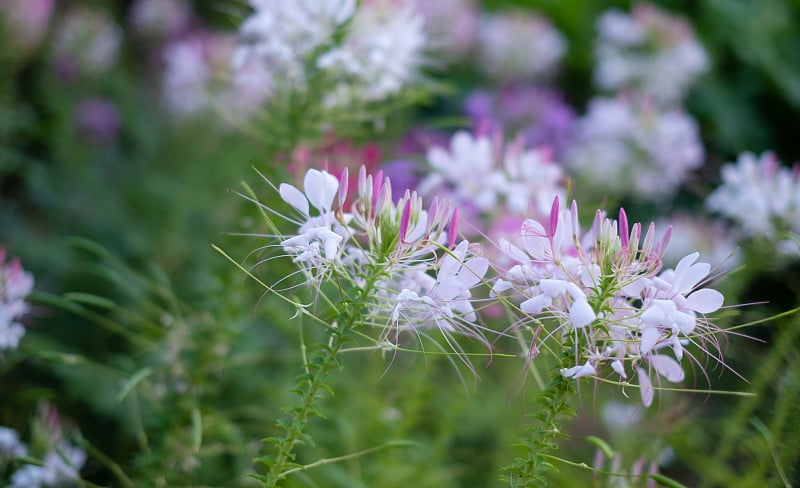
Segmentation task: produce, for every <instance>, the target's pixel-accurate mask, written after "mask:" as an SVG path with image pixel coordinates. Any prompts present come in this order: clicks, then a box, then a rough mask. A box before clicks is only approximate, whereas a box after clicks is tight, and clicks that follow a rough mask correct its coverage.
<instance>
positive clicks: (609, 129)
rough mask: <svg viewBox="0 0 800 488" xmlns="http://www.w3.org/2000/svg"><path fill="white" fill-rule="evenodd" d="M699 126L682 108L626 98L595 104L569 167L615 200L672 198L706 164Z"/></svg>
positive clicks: (580, 126) (578, 135) (568, 157)
mask: <svg viewBox="0 0 800 488" xmlns="http://www.w3.org/2000/svg"><path fill="white" fill-rule="evenodd" d="M703 157H704V149H703V145H702V142H701V141H700V133H699V129H698V127H697V123H696V122H695V121H694V119H692V118H691V117H690V116H689V115H688V114H687V113H686V112H684V111H682V110H680V109H678V108H669V109H665V108H660V107H658V106H656V105H654V104H650V103H647V102H646V101H641V100H637V99H632V98H627V97H622V96H620V97H616V98H595V99H593V100H592V101H591V102H590V104H589V109H588V112H587V114H586V115H584V116H583V117H582V118H581V119H580V120H579V121H578V123H577V131H576V136H575V140H574V144H573V146H572V148H571V149H570V150H568V151H567V155H566V156H565V159H566V164H567V167H568V168H570V169H571V171H572V172H573V173H574V174H576V175H577V176H578V179H579V180H583V181H586V182H589V183H590V184H591V188H587V189H592V188H596V189H597V190H599V191H604V192H607V193H608V194H610V195H612V196H614V197H623V196H631V197H634V198H637V199H640V200H648V201H659V200H664V199H667V198H669V197H671V196H672V195H673V194H674V193H675V192H676V191H677V189H678V188H679V187H680V185H681V184H682V183H683V181H684V180H685V179H686V177H687V175H688V174H689V173H690V172H691V171H692V170H694V169H697V168H699V167H700V166H702V164H703Z"/></svg>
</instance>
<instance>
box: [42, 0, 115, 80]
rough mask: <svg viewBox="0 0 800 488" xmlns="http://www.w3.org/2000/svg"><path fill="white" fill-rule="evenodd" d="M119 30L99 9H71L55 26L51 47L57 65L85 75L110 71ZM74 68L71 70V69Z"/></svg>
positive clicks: (113, 61) (113, 62)
mask: <svg viewBox="0 0 800 488" xmlns="http://www.w3.org/2000/svg"><path fill="white" fill-rule="evenodd" d="M121 43H122V30H121V29H120V28H119V26H118V25H117V24H116V23H114V21H113V20H112V19H111V18H110V17H109V15H108V14H107V13H106V12H105V11H104V10H102V9H88V8H81V9H73V10H70V11H69V12H67V14H66V15H65V16H64V17H63V18H62V20H61V24H60V25H59V26H58V28H57V30H56V33H55V39H54V40H53V43H52V44H53V47H54V49H55V54H56V59H57V60H58V62H59V63H62V64H65V65H70V66H68V67H67V66H62V68H63V69H66V70H72V69H73V68H78V69H79V70H80V72H82V73H85V74H87V75H98V74H101V73H104V72H106V71H108V70H109V69H111V68H112V67H113V66H114V64H115V63H116V62H117V58H118V57H119V49H120V45H121ZM73 65H74V66H73Z"/></svg>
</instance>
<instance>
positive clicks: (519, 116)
mask: <svg viewBox="0 0 800 488" xmlns="http://www.w3.org/2000/svg"><path fill="white" fill-rule="evenodd" d="M464 111H465V112H466V114H467V115H468V116H469V117H470V118H471V119H472V121H473V125H474V126H476V127H477V126H479V125H481V124H484V123H488V124H489V126H490V127H491V128H494V129H502V130H504V131H506V132H507V133H509V134H512V135H516V134H522V135H524V137H525V142H526V143H527V144H528V145H529V146H532V147H546V148H550V149H551V150H552V151H553V152H554V155H555V157H560V156H561V155H563V153H564V150H565V149H566V148H567V146H568V145H569V144H570V142H571V138H572V133H573V130H574V122H575V113H574V111H573V110H572V108H571V107H570V106H569V105H567V104H566V103H565V102H564V100H563V99H562V98H561V96H560V95H559V94H558V93H557V92H555V91H554V90H552V89H548V88H544V87H539V86H537V85H532V84H524V83H507V84H504V85H502V86H501V87H499V88H497V89H495V90H492V91H489V90H475V91H473V92H472V93H470V94H469V95H468V96H467V98H466V100H465V102H464Z"/></svg>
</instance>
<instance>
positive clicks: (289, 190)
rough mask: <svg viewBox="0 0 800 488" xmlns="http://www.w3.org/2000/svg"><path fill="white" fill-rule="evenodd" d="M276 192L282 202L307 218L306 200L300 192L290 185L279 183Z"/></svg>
mask: <svg viewBox="0 0 800 488" xmlns="http://www.w3.org/2000/svg"><path fill="white" fill-rule="evenodd" d="M278 191H279V193H280V194H281V198H282V199H283V201H284V202H286V203H288V204H289V205H291V206H292V207H294V208H296V209H297V210H298V211H299V212H300V213H301V214H303V215H305V216H306V217H308V199H307V198H306V196H305V195H303V194H302V193H301V192H300V190H298V189H297V188H295V187H293V186H292V185H288V184H286V183H281V186H280V187H279V188H278Z"/></svg>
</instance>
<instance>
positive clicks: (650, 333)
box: [639, 327, 661, 354]
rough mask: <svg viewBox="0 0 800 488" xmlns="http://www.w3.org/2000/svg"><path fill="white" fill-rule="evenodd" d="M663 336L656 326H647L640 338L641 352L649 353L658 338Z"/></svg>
mask: <svg viewBox="0 0 800 488" xmlns="http://www.w3.org/2000/svg"><path fill="white" fill-rule="evenodd" d="M660 338H661V333H660V332H659V331H658V329H657V328H656V327H647V328H645V329H644V330H643V331H642V336H641V337H640V338H639V352H640V353H642V354H648V353H649V352H650V351H652V350H653V346H655V345H656V342H658V339H660Z"/></svg>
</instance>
